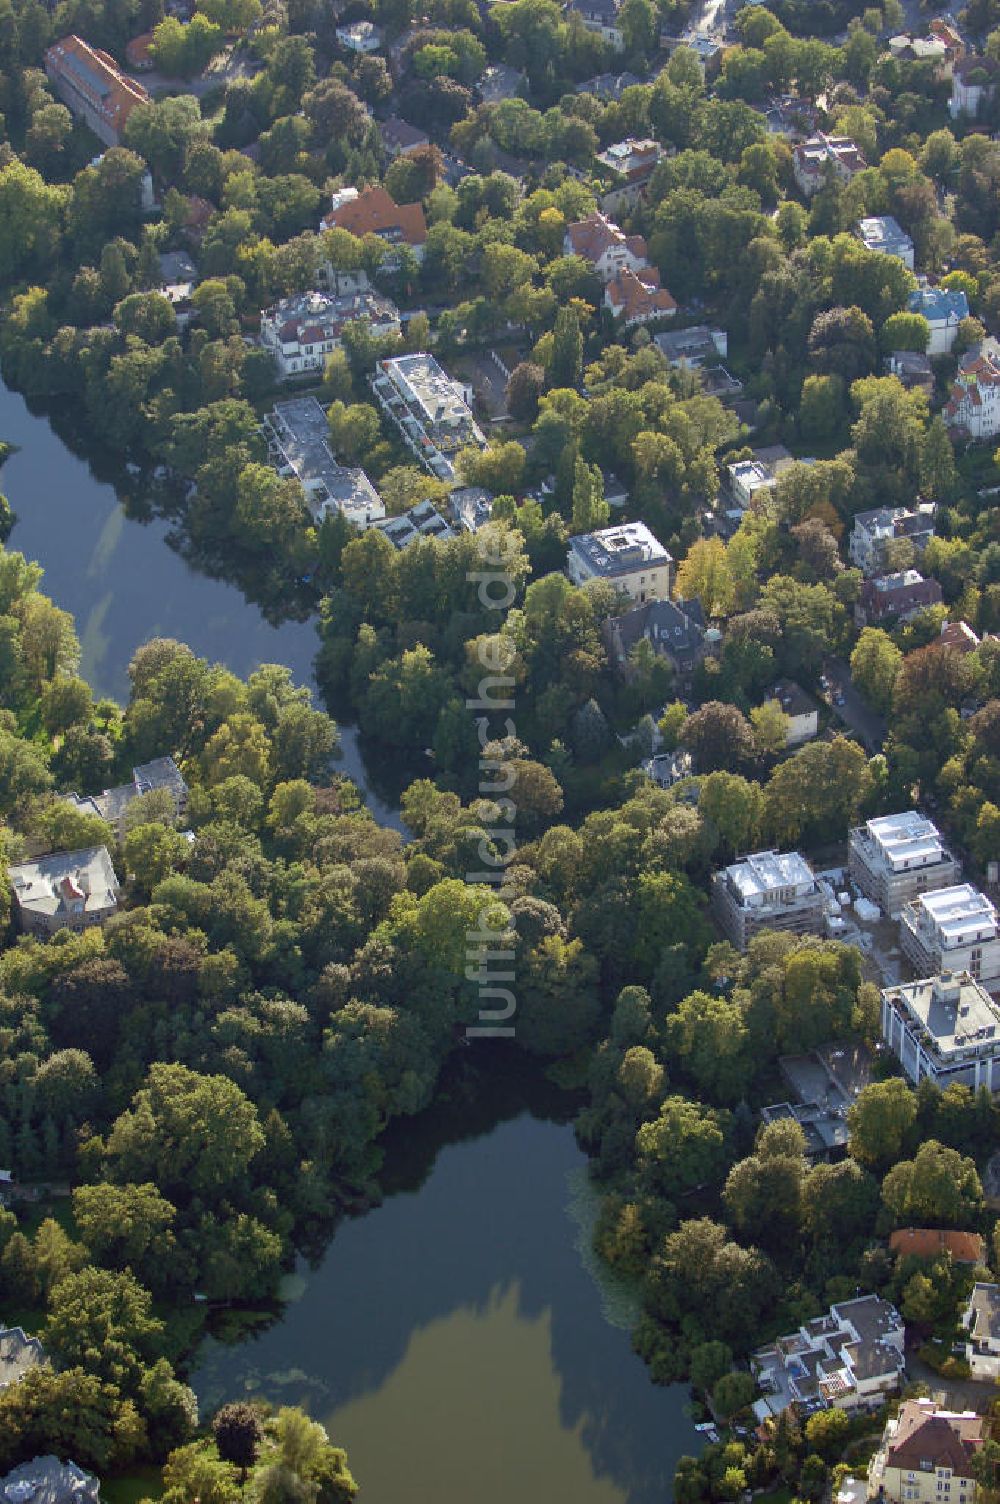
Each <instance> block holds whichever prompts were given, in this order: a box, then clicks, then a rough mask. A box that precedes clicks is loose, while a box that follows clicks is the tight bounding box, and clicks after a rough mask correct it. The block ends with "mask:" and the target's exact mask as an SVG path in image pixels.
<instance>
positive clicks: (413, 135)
mask: <svg viewBox="0 0 1000 1504" xmlns="http://www.w3.org/2000/svg"><path fill="white" fill-rule="evenodd" d="M378 129H379V135H380V136H381V137H382V145H383V146H384V147H385V151H386V156H389V157H405V156H407V155H408V154H409V153H410V152H411V151H417V150H418V148H419V147H421V146H430V144H431V138H430V136H428V134H427V132H426V131H422V130H420V128H419V127H418V126H416V125H411V124H410V123H409V121H408V120H401V119H400V118H399V116H398V115H390V116H389V118H388V120H383V122H382V124H381V125H380V126H379V128H378Z"/></svg>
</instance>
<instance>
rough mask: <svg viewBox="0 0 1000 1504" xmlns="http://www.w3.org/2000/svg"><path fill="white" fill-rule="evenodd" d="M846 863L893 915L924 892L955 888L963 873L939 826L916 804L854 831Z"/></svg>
mask: <svg viewBox="0 0 1000 1504" xmlns="http://www.w3.org/2000/svg"><path fill="white" fill-rule="evenodd" d="M847 862H848V871H849V872H850V875H851V878H852V880H853V881H854V882H855V883H857V885H858V887H859V888H860V889H861V891H862V893H863V894H864V895H865V897H866V898H870V899H871V901H872V903H877V904H878V906H879V908H880V909H882V910H883V911H884V913H886V914H888V916H889V918H890V919H898V918H899V916H900V914H901V913H902V912H903V905H904V904H907V903H911V902H912V901H913V899H915V898H918V897H919V896H920V894H921V893H933V892H935V891H936V890H937V889H938V888H950V887H953V886H954V884H955V883H957V882H958V879H959V878H960V877H961V875H962V868H961V864H960V863H959V861H958V859H957V858H956V857H954V856H953V855H952V853H951V852H950V851H949V850H948V848H947V846H946V845H945V844H944V840H943V838H942V836H941V833H940V831H939V830H938V828H937V826H936V825H934V824H932V822H931V821H930V820H928V819H927V817H926V815H922V814H920V813H919V811H917V810H915V809H908V810H903V811H902V812H901V813H900V814H898V815H879V816H877V818H875V819H874V820H869V821H868V822H867V824H865V825H859V826H858V827H857V828H856V829H854V830H852V831H851V834H850V838H849V840H848V847H847Z"/></svg>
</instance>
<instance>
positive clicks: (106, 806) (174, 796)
mask: <svg viewBox="0 0 1000 1504" xmlns="http://www.w3.org/2000/svg"><path fill="white" fill-rule="evenodd" d="M156 790H163V791H164V792H165V793H167V794H168V795H169V796H170V800H171V802H172V804H173V807H174V818H175V819H180V817H181V815H183V813H184V811H185V810H186V809H187V801H188V786H187V784H186V783H185V782H184V779H183V777H182V776H181V770H180V768H179V767H178V766H177V764H176V763H175V762H174V759H173V758H172V757H157V758H154V760H153V761H152V762H146V763H141V764H140V765H139V767H137V768H133V769H132V782H131V783H122V784H119V785H118V786H117V787H116V788H113V789H105V790H104V792H103V793H101V794H88V795H86V796H84V797H83V798H81V797H80V795H79V794H69V795H68V796H67V802H68V803H69V804H72V805H73V807H74V808H75V809H78V810H79V811H80V812H81V814H86V815H97V816H98V818H99V819H101V820H106V821H107V823H108V824H109V825H110V826H112V827H113V829H114V831H115V834H116V835H117V837H118V839H119V840H122V839H123V838H124V835H125V829H126V815H127V814H128V811H129V809H130V808H131V806H132V804H133V802H134V801H135V800H136V799H139V798H141V796H142V795H143V794H151V793H153V792H154V791H156Z"/></svg>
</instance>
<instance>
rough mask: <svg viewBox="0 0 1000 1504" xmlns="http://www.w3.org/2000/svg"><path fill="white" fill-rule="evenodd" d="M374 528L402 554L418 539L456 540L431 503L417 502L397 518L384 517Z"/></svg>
mask: <svg viewBox="0 0 1000 1504" xmlns="http://www.w3.org/2000/svg"><path fill="white" fill-rule="evenodd" d="M375 526H376V527H377V528H378V529H379V531H380V532H383V533H385V535H386V537H387V538H388V539H389V542H390V543H392V544H393V546H394V547H395V548H397V549H398V550H399V552H400V553H402V551H403V549H404V548H409V546H410V544H411V543H416V542H417V540H418V539H419V538H457V537H458V534H457V533H456V532H455V529H454V528H453V527H452V525H451V523H450V522H448V521H447V520H446V519H445V518H444V517H442V516H441V513H440V512H439V511H438V510H437V508H436V507H435V505H434V503H433V502H432V501H418V502H417V504H416V506H413V507H410V509H409V511H407V512H403V513H402V514H401V515H400V516H399V517H386V518H385V520H384V521H383V522H376V524H375Z"/></svg>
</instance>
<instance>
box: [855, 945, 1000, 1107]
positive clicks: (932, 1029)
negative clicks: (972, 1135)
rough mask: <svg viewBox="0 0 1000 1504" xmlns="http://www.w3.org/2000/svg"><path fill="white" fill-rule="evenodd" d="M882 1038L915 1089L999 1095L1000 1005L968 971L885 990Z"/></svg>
mask: <svg viewBox="0 0 1000 1504" xmlns="http://www.w3.org/2000/svg"><path fill="white" fill-rule="evenodd" d="M882 1037H883V1039H884V1040H885V1042H886V1044H887V1045H888V1046H889V1048H890V1050H891V1051H892V1053H893V1054H894V1055H895V1056H896V1059H897V1060H898V1061H899V1063H900V1065H901V1066H902V1068H903V1070H904V1072H905V1074H906V1075H907V1076H908V1077H909V1079H910V1080H911V1081H912V1082H913V1084H914V1086H919V1084H920V1082H921V1081H923V1080H924V1079H925V1077H929V1078H930V1079H931V1080H932V1081H934V1082H935V1083H936V1084H937V1085H938V1086H940V1087H941V1088H942V1090H943V1089H944V1088H945V1087H946V1086H951V1085H952V1084H953V1083H957V1084H958V1085H960V1086H968V1087H970V1088H971V1089H972V1090H973V1091H978V1089H979V1087H980V1086H985V1087H986V1088H987V1089H988V1090H989V1091H998V1092H1000V1004H998V1003H995V1002H994V1001H993V999H992V998H991V997H990V995H989V993H988V992H987V991H986V989H985V988H984V987H982V986H981V985H980V983H979V982H977V981H976V980H975V978H974V977H971V976H970V975H969V973H968V972H967V971H962V972H945V973H944V974H943V975H940V976H936V977H928V978H926V979H924V980H923V981H919V982H904V983H901V984H900V985H898V986H896V987H887V988H886V989H885V991H884V992H883V993H882Z"/></svg>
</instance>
